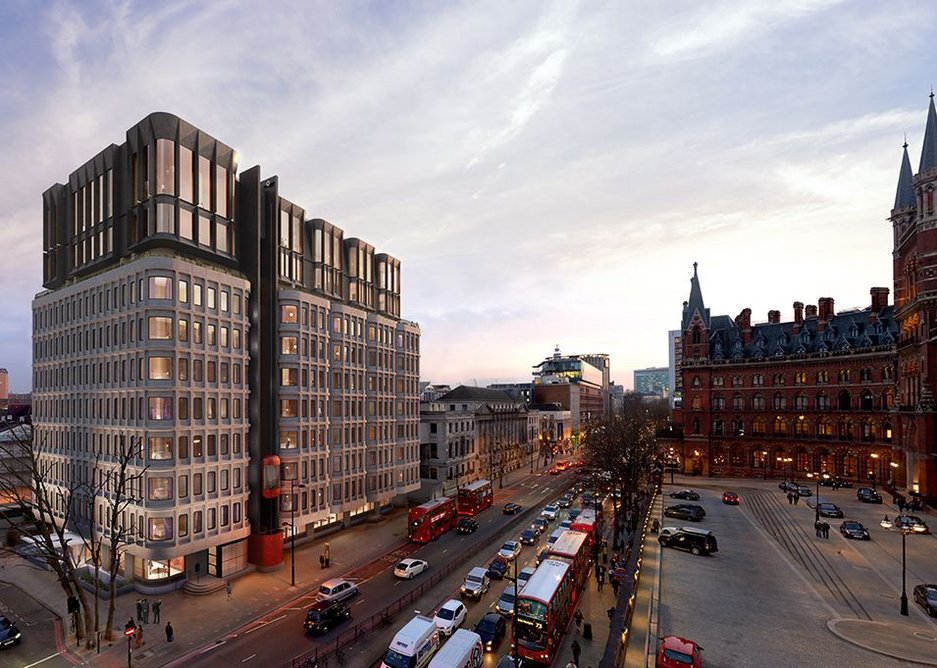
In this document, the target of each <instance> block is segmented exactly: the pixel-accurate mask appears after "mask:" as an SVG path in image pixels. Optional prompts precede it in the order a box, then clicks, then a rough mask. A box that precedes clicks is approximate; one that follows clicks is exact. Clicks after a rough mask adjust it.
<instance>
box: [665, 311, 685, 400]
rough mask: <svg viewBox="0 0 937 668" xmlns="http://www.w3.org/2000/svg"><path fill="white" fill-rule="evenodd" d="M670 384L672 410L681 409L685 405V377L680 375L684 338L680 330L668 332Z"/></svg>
mask: <svg viewBox="0 0 937 668" xmlns="http://www.w3.org/2000/svg"><path fill="white" fill-rule="evenodd" d="M667 357H668V360H669V362H670V364H669V365H668V367H669V368H668V370H667V371H668V383H669V387H670V408H671V410H672V409H674V408H679V407H680V406H681V405H682V403H683V377H682V376H681V375H680V374H679V373H678V371H679V369H680V364H681V363H682V361H683V338H682V337H681V335H680V330H678V329H672V330H670V331H669V332H667Z"/></svg>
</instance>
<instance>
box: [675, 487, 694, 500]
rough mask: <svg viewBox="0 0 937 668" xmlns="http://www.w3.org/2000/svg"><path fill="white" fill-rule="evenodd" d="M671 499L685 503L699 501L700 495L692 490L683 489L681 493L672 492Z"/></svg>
mask: <svg viewBox="0 0 937 668" xmlns="http://www.w3.org/2000/svg"><path fill="white" fill-rule="evenodd" d="M670 498H671V499H683V500H684V501H699V494H697V493H696V492H694V491H693V490H692V489H681V490H680V491H679V492H671V493H670Z"/></svg>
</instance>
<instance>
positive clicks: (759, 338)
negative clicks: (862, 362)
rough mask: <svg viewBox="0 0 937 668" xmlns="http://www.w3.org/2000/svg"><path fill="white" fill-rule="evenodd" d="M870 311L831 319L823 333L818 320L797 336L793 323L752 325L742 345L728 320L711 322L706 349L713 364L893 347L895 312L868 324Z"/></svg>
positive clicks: (803, 326)
mask: <svg viewBox="0 0 937 668" xmlns="http://www.w3.org/2000/svg"><path fill="white" fill-rule="evenodd" d="M871 314H872V307H871V306H870V307H869V308H866V309H863V310H861V311H847V312H844V313H840V314H837V315H834V316H833V317H832V320H830V321H828V322H827V325H826V329H825V331H823V332H818V331H817V324H818V320H817V318H808V319H805V320H804V321H803V322H802V324H801V329H800V333H799V334H794V323H793V322H781V323H763V324H758V325H752V338H751V341H750V342H749V343H748V345H744V344H743V343H742V335H741V334H742V333H741V330H740V329H739V328H738V327H737V326H736V324H735V322H734V321H733V320H732V319H731V318H729V317H728V316H716V317H714V318H713V320H712V322H713V326H712V330H711V331H710V338H709V349H710V356H711V358H712V359H713V360H725V361H733V362H736V361H746V360H752V359H756V360H757V359H767V358H771V357H783V356H786V355H794V356H796V355H807V354H812V353H824V352H827V353H831V352H836V351H845V350H862V349H867V348H875V347H877V346H888V345H893V344H895V343H896V342H897V340H898V324H897V322H896V321H895V309H894V307H893V306H886V307H885V308H884V309H882V311H881V312H879V313H878V318H877V321H876V322H875V323H874V324H870V323H869V316H870V315H871Z"/></svg>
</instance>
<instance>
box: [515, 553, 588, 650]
mask: <svg viewBox="0 0 937 668" xmlns="http://www.w3.org/2000/svg"><path fill="white" fill-rule="evenodd" d="M577 596H578V590H577V589H576V577H575V575H574V573H573V566H572V564H570V563H568V562H567V561H566V560H562V559H553V558H547V559H544V560H543V563H542V564H540V566H538V567H537V571H536V572H535V573H534V574H533V575H531V576H530V579H529V580H528V581H527V584H526V585H524V589H523V590H521V593H520V594H518V597H517V604H516V606H517V615H516V617H515V618H514V625H515V626H514V628H515V634H516V636H517V654H518V655H519V656H521V657H523V658H525V659H528V660H530V661H534V662H536V663H544V664H549V663H551V662H552V661H553V659H554V657H556V656H557V655H558V654H559V651H558V650H559V648H560V645H561V643H562V642H563V634H564V633H565V631H566V627H567V625H568V623H569V619H570V617H571V616H572V614H573V610H575V609H576V598H577Z"/></svg>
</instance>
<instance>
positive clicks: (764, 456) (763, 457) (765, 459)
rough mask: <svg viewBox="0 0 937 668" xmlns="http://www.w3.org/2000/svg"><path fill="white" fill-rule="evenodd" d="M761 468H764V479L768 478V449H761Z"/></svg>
mask: <svg viewBox="0 0 937 668" xmlns="http://www.w3.org/2000/svg"><path fill="white" fill-rule="evenodd" d="M761 468H763V469H764V474H765V480H767V479H768V451H767V450H762V451H761Z"/></svg>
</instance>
